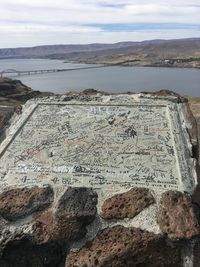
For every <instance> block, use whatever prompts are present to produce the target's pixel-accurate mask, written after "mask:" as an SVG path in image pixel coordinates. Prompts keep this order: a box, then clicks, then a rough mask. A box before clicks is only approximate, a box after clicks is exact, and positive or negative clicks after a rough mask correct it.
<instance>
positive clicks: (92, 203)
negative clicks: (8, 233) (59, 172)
mask: <svg viewBox="0 0 200 267" xmlns="http://www.w3.org/2000/svg"><path fill="white" fill-rule="evenodd" d="M96 204H97V194H96V193H95V192H94V191H93V190H92V189H90V188H68V189H67V190H66V192H65V193H64V194H63V196H62V197H61V199H60V200H59V203H58V207H57V210H56V211H55V213H53V212H52V211H51V210H48V211H46V212H44V213H41V214H40V216H39V217H38V218H37V219H36V221H35V223H34V225H33V230H34V235H35V238H36V242H37V243H45V242H47V241H49V240H62V239H67V240H76V239H79V238H81V237H83V236H84V235H85V234H86V225H88V224H90V223H91V222H92V221H93V220H94V219H95V216H96V213H97V208H96Z"/></svg>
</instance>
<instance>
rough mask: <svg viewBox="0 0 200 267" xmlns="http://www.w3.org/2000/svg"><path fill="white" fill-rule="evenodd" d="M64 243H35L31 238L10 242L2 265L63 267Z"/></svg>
mask: <svg viewBox="0 0 200 267" xmlns="http://www.w3.org/2000/svg"><path fill="white" fill-rule="evenodd" d="M64 253H65V251H63V248H62V245H61V244H59V243H48V244H45V245H35V244H33V243H32V242H31V241H30V240H27V239H24V240H20V241H17V240H15V241H14V242H11V243H9V244H8V245H7V246H6V248H5V250H4V252H3V255H2V257H1V258H0V266H1V267H62V266H64V263H63V256H64V255H65V254H64Z"/></svg>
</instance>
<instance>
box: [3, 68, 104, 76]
mask: <svg viewBox="0 0 200 267" xmlns="http://www.w3.org/2000/svg"><path fill="white" fill-rule="evenodd" d="M105 67H107V66H105V65H100V66H93V67H82V68H72V69H64V68H63V69H41V70H15V69H7V70H2V71H0V77H1V78H2V77H8V76H11V75H16V76H22V75H33V74H45V73H54V72H64V71H75V70H87V69H97V68H105Z"/></svg>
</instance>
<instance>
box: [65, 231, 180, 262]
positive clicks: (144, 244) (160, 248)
mask: <svg viewBox="0 0 200 267" xmlns="http://www.w3.org/2000/svg"><path fill="white" fill-rule="evenodd" d="M86 266H87V267H94V266H96V267H125V266H126V267H179V266H182V265H181V259H180V251H179V249H178V248H177V247H176V248H175V247H171V246H170V245H168V244H167V243H166V240H165V238H164V237H162V236H160V235H155V234H153V233H150V232H147V231H142V230H140V229H137V228H125V227H123V226H114V227H112V228H107V229H105V230H103V231H102V232H101V233H99V234H98V235H97V236H96V238H95V239H94V240H93V241H91V242H88V243H87V244H86V245H85V247H83V248H82V249H81V250H80V251H79V252H70V253H69V255H68V257H67V259H66V264H65V267H86Z"/></svg>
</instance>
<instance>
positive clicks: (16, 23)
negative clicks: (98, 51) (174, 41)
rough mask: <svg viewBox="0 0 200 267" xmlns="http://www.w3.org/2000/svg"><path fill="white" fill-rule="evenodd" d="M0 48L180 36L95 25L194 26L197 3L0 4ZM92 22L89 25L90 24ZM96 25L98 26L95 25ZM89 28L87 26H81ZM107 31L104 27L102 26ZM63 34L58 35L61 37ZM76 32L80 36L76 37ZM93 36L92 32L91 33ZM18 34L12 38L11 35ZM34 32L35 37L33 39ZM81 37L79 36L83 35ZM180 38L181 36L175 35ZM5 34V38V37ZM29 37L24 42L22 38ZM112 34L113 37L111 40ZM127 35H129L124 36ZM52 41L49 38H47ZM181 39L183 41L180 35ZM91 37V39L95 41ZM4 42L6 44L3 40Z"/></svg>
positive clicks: (83, 0)
mask: <svg viewBox="0 0 200 267" xmlns="http://www.w3.org/2000/svg"><path fill="white" fill-rule="evenodd" d="M0 7H1V8H0V34H1V36H2V34H6V33H7V36H4V38H5V39H2V38H1V40H0V47H3V46H15V45H23V44H24V43H30V45H31V42H32V45H35V44H36V43H41V42H44V43H47V42H50V43H54V42H56V39H57V40H58V41H57V42H62V43H64V42H70V43H74V42H81V43H83V42H85V40H92V41H94V42H95V41H98V40H99V41H100V40H102V41H103V42H106V38H107V42H112V40H113V41H117V38H116V36H118V40H119V41H121V39H122V36H123V38H125V39H123V40H129V39H131V38H133V39H134V40H135V39H136V38H138V39H141V38H142V36H143V38H145V39H151V38H152V37H153V36H154V37H153V38H160V37H159V36H160V35H162V36H163V37H162V38H170V37H168V36H171V38H174V37H177V38H178V36H180V32H179V30H176V31H172V30H171V29H169V30H168V31H167V30H165V31H163V30H162V29H160V31H157V32H155V31H154V32H153V34H152V33H150V32H149V31H148V32H146V34H144V32H142V33H141V32H140V31H138V33H137V35H136V33H131V32H129V33H124V34H123V33H111V32H110V33H109V32H102V30H101V24H115V23H119V24H125V23H128V24H135V23H159V24H161V23H171V24H173V23H179V24H183V25H185V24H198V25H200V16H199V14H200V2H199V1H198V0H190V1H188V0H187V1H186V0H176V1H174V0H152V1H149V0H57V1H55V0H45V1H41V0H0ZM92 24H94V27H93V26H92ZM95 24H97V25H98V26H95ZM87 25H90V26H87ZM107 29H108V27H107ZM62 33H63V34H62ZM76 33H80V36H81V38H82V39H81V38H78V37H76ZM96 33H98V34H96ZM184 33H185V37H191V34H193V36H194V37H197V36H199V30H198V29H196V30H195V29H193V30H192V31H188V30H187V29H185V31H184ZM12 34H13V35H15V36H18V37H19V36H20V40H19V41H17V40H14V41H13V38H11V36H12ZM35 34H37V38H40V39H37V40H35ZM83 34H84V35H83ZM181 34H183V32H182V33H181ZM9 36H10V37H9ZM26 36H27V38H29V40H28V42H27V40H25V38H26ZM114 36H115V37H114ZM129 36H130V37H129ZM50 37H52V40H50ZM181 37H184V36H182V35H181ZM95 38H96V40H95ZM5 40H6V41H5Z"/></svg>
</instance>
